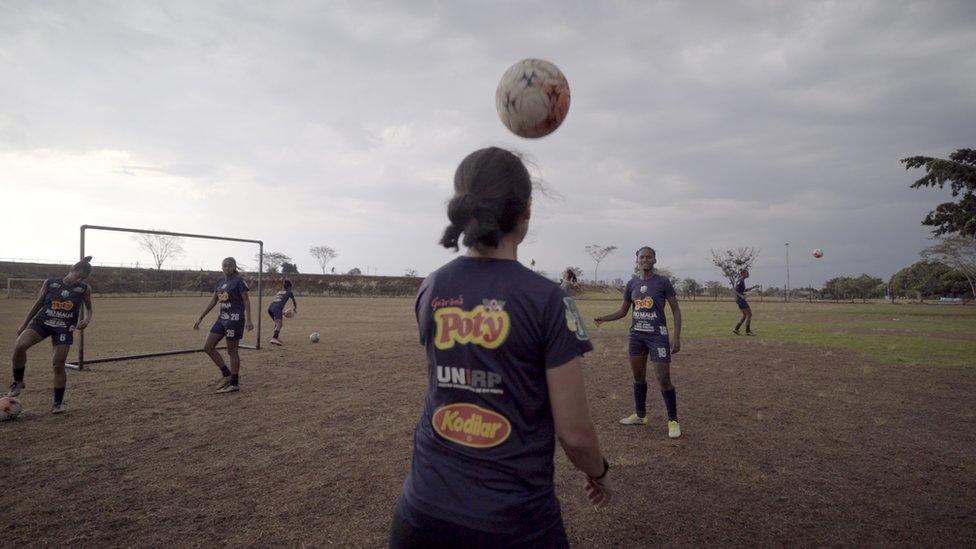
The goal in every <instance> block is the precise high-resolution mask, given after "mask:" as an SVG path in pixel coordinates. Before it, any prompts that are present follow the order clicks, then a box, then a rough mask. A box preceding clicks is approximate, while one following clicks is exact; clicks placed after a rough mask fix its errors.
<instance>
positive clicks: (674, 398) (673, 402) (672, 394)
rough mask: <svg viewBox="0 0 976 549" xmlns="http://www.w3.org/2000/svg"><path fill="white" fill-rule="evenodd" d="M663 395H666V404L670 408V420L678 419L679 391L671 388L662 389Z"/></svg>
mask: <svg viewBox="0 0 976 549" xmlns="http://www.w3.org/2000/svg"><path fill="white" fill-rule="evenodd" d="M661 396H663V397H664V406H665V407H667V409H668V421H676V420H677V419H678V393H677V392H676V391H675V390H674V389H671V390H668V391H661Z"/></svg>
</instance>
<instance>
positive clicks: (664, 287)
mask: <svg viewBox="0 0 976 549" xmlns="http://www.w3.org/2000/svg"><path fill="white" fill-rule="evenodd" d="M656 263H657V253H656V252H655V251H654V248H651V247H650V246H644V247H643V248H641V249H639V250H637V270H638V274H637V276H635V277H634V278H632V279H630V281H629V282H627V287H626V288H624V300H623V303H621V304H620V309H618V310H617V311H616V312H614V313H611V314H608V315H604V316H598V317H596V318H595V319H594V322H596V325H597V326H599V325H600V324H602V323H604V322H609V321H612V320H619V319H621V318H623V317H625V316H627V312H628V311H629V310H630V309H631V308H632V307H633V314H632V316H631V318H632V320H631V324H630V336H629V344H628V345H629V353H630V368H631V371H632V372H633V374H634V408H635V413H633V414H631V415H629V416H627V417H625V418H623V419H621V420H620V423H622V424H624V425H647V362H648V357H650V362H651V363H652V364H653V365H654V372H655V374H656V375H657V381H658V385H659V386H660V389H661V396H662V397H664V405H665V408H667V411H668V436H669V437H671V438H678V437H680V436H681V426H680V425H678V396H677V393H676V392H675V390H674V385H673V384H672V383H671V355H672V354H677V353H678V351H680V350H681V308H680V307H678V298H677V296H676V295H675V291H674V286H673V285H672V284H671V281H670V280H668V278H667V277H665V276H661V275H659V274H657V273H655V272H654V265H655V264H656ZM665 301H667V303H668V305H669V306H670V307H671V314H673V315H674V334H673V336H674V337H673V339H672V338H671V337H669V334H668V322H667V318H666V317H665V315H664V302H665Z"/></svg>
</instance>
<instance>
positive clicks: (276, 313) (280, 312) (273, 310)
mask: <svg viewBox="0 0 976 549" xmlns="http://www.w3.org/2000/svg"><path fill="white" fill-rule="evenodd" d="M284 312H285V311H284V308H282V307H275V306H274V305H272V306H270V307H268V315H269V316H270V317H271V320H281V317H283V316H284Z"/></svg>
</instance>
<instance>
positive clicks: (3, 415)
mask: <svg viewBox="0 0 976 549" xmlns="http://www.w3.org/2000/svg"><path fill="white" fill-rule="evenodd" d="M23 409H24V407H23V405H21V403H20V400H19V399H16V398H14V397H3V398H0V421H6V420H8V419H14V418H15V417H17V416H19V415H20V411H21V410H23Z"/></svg>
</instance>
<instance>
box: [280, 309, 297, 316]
mask: <svg viewBox="0 0 976 549" xmlns="http://www.w3.org/2000/svg"><path fill="white" fill-rule="evenodd" d="M281 314H283V315H285V317H286V318H291V317H293V316H295V309H285V311H284V312H283V313H281Z"/></svg>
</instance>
